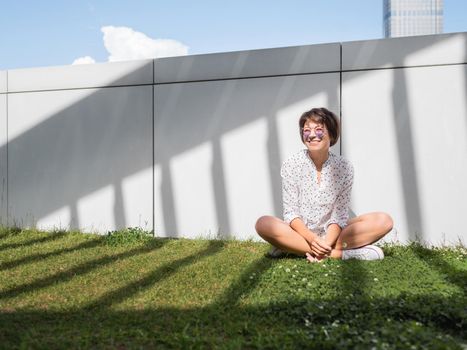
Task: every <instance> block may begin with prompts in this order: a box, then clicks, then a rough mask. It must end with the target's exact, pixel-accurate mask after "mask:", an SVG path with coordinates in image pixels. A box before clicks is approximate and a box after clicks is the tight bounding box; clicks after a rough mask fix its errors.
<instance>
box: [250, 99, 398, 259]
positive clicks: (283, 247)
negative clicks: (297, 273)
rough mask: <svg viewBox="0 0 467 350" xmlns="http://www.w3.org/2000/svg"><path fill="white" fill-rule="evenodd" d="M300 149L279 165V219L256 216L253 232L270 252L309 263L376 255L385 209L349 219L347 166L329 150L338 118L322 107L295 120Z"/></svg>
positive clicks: (385, 226)
mask: <svg viewBox="0 0 467 350" xmlns="http://www.w3.org/2000/svg"><path fill="white" fill-rule="evenodd" d="M299 128H300V137H301V139H302V142H303V143H304V145H305V146H306V149H304V150H301V151H300V152H298V153H296V154H294V155H293V156H292V157H290V158H289V159H287V160H286V161H285V162H284V164H283V165H282V169H281V176H282V200H283V208H284V220H280V219H278V218H275V217H272V216H262V217H261V218H259V219H258V221H257V223H256V231H257V232H258V234H259V235H260V236H261V237H262V238H263V239H265V240H266V241H268V242H269V243H271V244H272V245H273V246H274V248H273V250H272V251H271V254H270V255H272V256H278V255H280V254H281V253H282V252H283V251H286V252H291V253H295V254H298V255H305V256H306V257H307V259H308V260H309V261H311V262H316V261H321V260H322V259H324V258H326V257H331V258H337V259H352V258H354V259H360V260H379V259H382V258H383V257H384V253H383V251H382V250H381V249H380V248H379V247H377V246H374V245H371V244H372V243H374V242H376V241H378V240H379V239H381V238H382V237H383V236H384V235H386V234H387V233H388V232H389V231H390V230H391V228H392V219H391V217H390V216H389V215H387V214H385V213H381V212H378V213H369V214H364V215H361V216H357V217H355V218H352V219H350V220H349V204H350V192H351V190H352V184H353V167H352V165H351V164H350V163H349V162H348V161H347V160H346V159H344V158H343V157H341V156H338V155H335V154H333V153H331V152H330V151H329V148H330V147H331V146H332V145H334V144H335V143H336V142H337V141H338V139H339V134H340V125H339V120H338V118H337V117H336V115H335V114H334V113H333V112H331V111H329V110H327V109H326V108H313V109H311V110H309V111H307V112H305V113H303V114H302V116H301V117H300V120H299Z"/></svg>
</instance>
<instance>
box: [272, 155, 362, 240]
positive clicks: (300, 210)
mask: <svg viewBox="0 0 467 350" xmlns="http://www.w3.org/2000/svg"><path fill="white" fill-rule="evenodd" d="M317 175H318V174H317V170H316V166H315V163H313V161H312V160H311V158H310V156H309V155H308V150H306V149H303V150H301V151H300V152H298V153H296V154H294V155H293V156H292V157H290V158H289V159H287V160H286V161H285V162H284V163H283V164H282V168H281V176H282V201H283V205H284V221H285V222H286V223H288V224H290V222H292V220H293V219H295V218H297V217H299V218H301V219H302V220H303V222H304V223H305V225H306V226H307V227H308V228H309V229H310V230H311V231H313V232H314V233H316V234H318V235H320V236H323V235H324V234H325V233H326V230H327V228H328V226H329V225H330V224H333V223H335V224H337V225H339V226H340V227H341V228H344V227H345V226H346V225H347V221H348V220H349V212H348V209H349V204H350V192H351V190H352V183H353V167H352V165H351V164H350V162H349V161H347V160H346V159H344V158H343V157H341V156H338V155H335V154H333V153H331V152H329V157H328V159H327V160H326V161H325V162H324V164H323V168H322V170H321V180H320V183H318V178H317Z"/></svg>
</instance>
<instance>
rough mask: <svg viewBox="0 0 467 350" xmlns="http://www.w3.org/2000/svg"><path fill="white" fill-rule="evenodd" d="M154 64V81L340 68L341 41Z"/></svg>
mask: <svg viewBox="0 0 467 350" xmlns="http://www.w3.org/2000/svg"><path fill="white" fill-rule="evenodd" d="M154 66H155V69H154V81H155V83H156V84H158V83H173V82H185V81H200V80H215V79H235V78H253V77H263V76H277V75H293V74H306V73H319V72H330V71H339V70H340V43H329V44H316V45H304V46H289V47H281V48H271V49H257V50H245V51H232V52H220V53H209V54H200V55H189V56H177V57H166V58H159V59H156V60H155V62H154Z"/></svg>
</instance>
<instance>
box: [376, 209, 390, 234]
mask: <svg viewBox="0 0 467 350" xmlns="http://www.w3.org/2000/svg"><path fill="white" fill-rule="evenodd" d="M376 221H377V225H378V228H379V231H380V232H381V234H382V235H383V236H384V235H385V234H387V233H388V232H389V231H391V230H392V227H393V225H394V222H393V220H392V218H391V216H390V215H389V214H386V213H382V212H381V213H377V215H376Z"/></svg>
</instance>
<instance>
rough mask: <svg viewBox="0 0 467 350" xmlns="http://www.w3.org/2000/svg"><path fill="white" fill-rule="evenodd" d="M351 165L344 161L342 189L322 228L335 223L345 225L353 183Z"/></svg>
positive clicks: (341, 226) (347, 219)
mask: <svg viewBox="0 0 467 350" xmlns="http://www.w3.org/2000/svg"><path fill="white" fill-rule="evenodd" d="M353 173H354V172H353V167H352V165H351V164H350V163H346V166H345V174H344V179H343V185H342V190H341V192H340V193H339V195H338V196H337V199H336V202H335V203H334V206H333V208H332V213H331V218H330V219H329V220H328V222H327V223H326V225H325V227H324V229H325V230H326V231H327V229H328V226H329V225H331V224H337V225H339V227H340V228H344V227H345V226H347V222H348V221H349V206H350V194H351V192H352V185H353Z"/></svg>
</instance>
